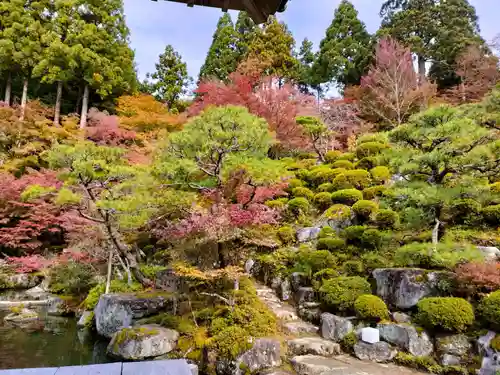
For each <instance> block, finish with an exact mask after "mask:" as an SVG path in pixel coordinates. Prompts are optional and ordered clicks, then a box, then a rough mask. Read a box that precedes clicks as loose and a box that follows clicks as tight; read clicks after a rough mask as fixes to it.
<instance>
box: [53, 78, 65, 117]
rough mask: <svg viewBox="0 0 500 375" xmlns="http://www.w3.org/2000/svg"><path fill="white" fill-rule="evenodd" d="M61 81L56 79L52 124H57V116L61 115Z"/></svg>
mask: <svg viewBox="0 0 500 375" xmlns="http://www.w3.org/2000/svg"><path fill="white" fill-rule="evenodd" d="M62 90H63V83H62V81H57V94H56V107H55V109H54V125H55V126H59V117H60V115H61V99H62Z"/></svg>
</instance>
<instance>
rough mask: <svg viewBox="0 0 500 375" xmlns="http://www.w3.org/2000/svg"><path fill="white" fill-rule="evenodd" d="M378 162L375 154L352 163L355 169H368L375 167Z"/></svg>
mask: <svg viewBox="0 0 500 375" xmlns="http://www.w3.org/2000/svg"><path fill="white" fill-rule="evenodd" d="M378 164H379V160H378V158H377V157H376V156H368V157H366V158H363V159H361V160H360V161H358V162H357V163H356V164H354V166H355V167H356V169H366V170H370V169H372V168H374V167H376V166H377V165H378Z"/></svg>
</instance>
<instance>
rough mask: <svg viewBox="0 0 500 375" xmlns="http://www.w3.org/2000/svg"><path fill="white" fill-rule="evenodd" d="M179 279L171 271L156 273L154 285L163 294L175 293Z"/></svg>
mask: <svg viewBox="0 0 500 375" xmlns="http://www.w3.org/2000/svg"><path fill="white" fill-rule="evenodd" d="M180 283H181V278H180V277H179V276H178V275H177V274H176V273H175V271H174V270H172V269H166V270H161V271H158V272H157V273H156V277H155V285H156V287H157V288H158V289H161V290H163V291H165V292H170V293H176V292H177V291H178V290H179V286H180Z"/></svg>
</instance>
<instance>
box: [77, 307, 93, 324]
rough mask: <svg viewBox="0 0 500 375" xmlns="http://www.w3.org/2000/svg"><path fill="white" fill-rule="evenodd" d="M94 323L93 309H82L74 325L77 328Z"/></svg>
mask: <svg viewBox="0 0 500 375" xmlns="http://www.w3.org/2000/svg"><path fill="white" fill-rule="evenodd" d="M93 325H94V312H93V311H84V312H83V314H82V316H80V319H78V322H77V323H76V326H77V327H78V328H91V327H92V326H93Z"/></svg>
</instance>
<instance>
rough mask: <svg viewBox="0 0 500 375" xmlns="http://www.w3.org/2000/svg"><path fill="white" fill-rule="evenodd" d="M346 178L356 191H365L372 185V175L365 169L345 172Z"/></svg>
mask: <svg viewBox="0 0 500 375" xmlns="http://www.w3.org/2000/svg"><path fill="white" fill-rule="evenodd" d="M344 176H345V178H346V179H347V181H348V182H349V183H350V184H351V185H352V186H354V187H355V188H356V189H360V190H363V189H364V188H366V187H368V186H370V184H371V175H370V173H369V172H368V171H365V170H364V169H354V170H352V171H346V172H344Z"/></svg>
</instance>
